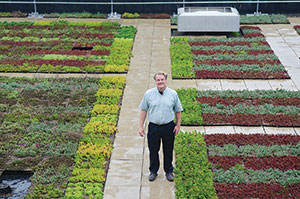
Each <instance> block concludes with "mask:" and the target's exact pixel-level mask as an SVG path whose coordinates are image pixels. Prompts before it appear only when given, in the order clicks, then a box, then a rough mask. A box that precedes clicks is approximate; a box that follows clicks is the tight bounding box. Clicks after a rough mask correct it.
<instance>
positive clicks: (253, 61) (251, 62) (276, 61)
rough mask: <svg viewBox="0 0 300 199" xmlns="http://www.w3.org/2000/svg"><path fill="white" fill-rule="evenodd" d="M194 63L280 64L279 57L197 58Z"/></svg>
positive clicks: (214, 64)
mask: <svg viewBox="0 0 300 199" xmlns="http://www.w3.org/2000/svg"><path fill="white" fill-rule="evenodd" d="M194 64H195V65H196V66H198V65H201V64H206V65H213V66H218V65H243V64H249V65H251V64H258V65H260V66H264V65H266V64H272V65H273V64H280V61H279V60H278V59H276V60H256V59H245V60H195V61H194Z"/></svg>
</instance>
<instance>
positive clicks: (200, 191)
mask: <svg viewBox="0 0 300 199" xmlns="http://www.w3.org/2000/svg"><path fill="white" fill-rule="evenodd" d="M174 148H175V157H176V168H175V174H176V177H175V188H176V191H175V195H176V198H217V195H216V190H215V188H214V187H213V175H212V172H211V164H210V163H209V161H208V159H207V155H206V144H205V142H204V136H203V135H202V134H200V133H196V132H191V133H182V132H181V133H179V134H178V135H177V136H176V139H175V146H174Z"/></svg>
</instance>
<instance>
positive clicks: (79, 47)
mask: <svg viewBox="0 0 300 199" xmlns="http://www.w3.org/2000/svg"><path fill="white" fill-rule="evenodd" d="M135 33H136V28H134V27H133V26H124V27H121V26H120V24H119V23H116V22H67V21H52V22H51V21H39V22H11V23H7V22H2V23H0V72H47V73H50V72H51V73H53V72H55V73H66V72H68V73H69V72H73V73H82V72H85V73H104V72H109V73H112V72H113V73H115V72H117V73H120V72H127V71H128V68H129V60H130V57H131V50H132V45H133V38H134V36H135Z"/></svg>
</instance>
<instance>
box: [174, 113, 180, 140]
mask: <svg viewBox="0 0 300 199" xmlns="http://www.w3.org/2000/svg"><path fill="white" fill-rule="evenodd" d="M175 117H176V126H175V127H174V130H173V132H174V133H175V135H177V134H178V133H179V131H180V125H181V112H176V113H175Z"/></svg>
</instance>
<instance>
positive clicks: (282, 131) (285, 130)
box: [264, 126, 296, 135]
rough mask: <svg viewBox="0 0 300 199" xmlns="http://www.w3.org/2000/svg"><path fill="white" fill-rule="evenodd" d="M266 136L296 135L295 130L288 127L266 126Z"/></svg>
mask: <svg viewBox="0 0 300 199" xmlns="http://www.w3.org/2000/svg"><path fill="white" fill-rule="evenodd" d="M264 129H265V132H266V134H291V135H296V132H295V130H294V128H286V127H267V126H264Z"/></svg>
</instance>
